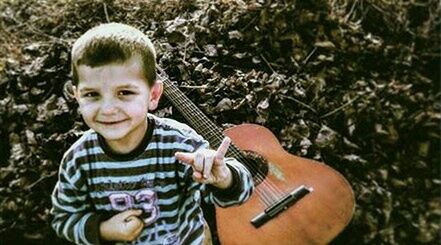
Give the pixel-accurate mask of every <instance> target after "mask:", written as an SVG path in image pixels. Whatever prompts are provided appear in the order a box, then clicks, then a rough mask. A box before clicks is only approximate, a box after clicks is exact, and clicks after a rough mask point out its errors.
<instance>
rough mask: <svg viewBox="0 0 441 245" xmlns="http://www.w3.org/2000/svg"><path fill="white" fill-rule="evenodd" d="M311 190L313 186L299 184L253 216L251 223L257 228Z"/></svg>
mask: <svg viewBox="0 0 441 245" xmlns="http://www.w3.org/2000/svg"><path fill="white" fill-rule="evenodd" d="M312 191H313V188H311V187H306V186H304V185H301V186H300V187H298V188H297V189H295V190H293V191H292V192H290V193H289V194H288V195H286V196H285V197H283V198H282V199H280V200H278V201H277V202H275V203H274V204H273V205H271V206H270V207H268V208H266V209H265V210H264V211H263V212H262V213H260V214H259V215H257V216H256V217H254V218H253V219H252V220H251V224H252V225H253V226H254V227H256V228H259V227H260V226H262V225H264V224H265V223H266V222H268V221H270V220H271V219H272V218H274V217H276V216H277V215H279V214H280V213H282V212H283V211H285V210H287V209H288V208H289V207H291V206H292V205H294V203H296V202H298V201H299V200H300V199H302V198H303V197H304V196H306V195H307V194H309V193H311V192H312Z"/></svg>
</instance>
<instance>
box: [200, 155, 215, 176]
mask: <svg viewBox="0 0 441 245" xmlns="http://www.w3.org/2000/svg"><path fill="white" fill-rule="evenodd" d="M213 162H214V155H213V154H208V155H206V156H205V161H204V168H203V170H202V174H203V178H204V179H208V177H209V176H210V175H211V168H212V166H213Z"/></svg>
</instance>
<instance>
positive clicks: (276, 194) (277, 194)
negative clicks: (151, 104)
mask: <svg viewBox="0 0 441 245" xmlns="http://www.w3.org/2000/svg"><path fill="white" fill-rule="evenodd" d="M158 75H159V76H160V78H161V80H163V81H164V83H165V84H166V89H165V91H166V93H168V94H169V95H170V96H172V97H174V98H175V99H186V100H188V98H186V97H184V96H182V92H181V91H180V90H178V89H177V88H174V87H173V86H174V85H173V84H171V81H170V80H169V79H168V78H166V77H164V76H163V75H162V74H158ZM167 88H169V89H167ZM189 102H190V101H189ZM183 104H186V103H183ZM186 109H187V110H188V111H189V112H192V113H194V114H195V116H196V117H197V118H198V119H199V123H198V122H197V121H195V120H193V119H191V118H187V119H189V120H192V121H193V123H194V124H196V125H199V126H203V127H204V128H205V129H203V130H202V131H201V132H200V133H201V134H203V135H207V136H208V135H210V134H211V135H212V136H211V137H210V138H211V139H216V140H218V143H219V142H221V140H222V139H221V138H220V136H219V135H218V134H219V133H216V132H213V130H212V128H213V127H215V129H218V130H219V128H217V126H216V125H209V124H208V123H206V119H205V118H203V117H201V116H200V114H201V112H200V111H197V110H194V109H192V107H189V106H186ZM204 116H205V115H204ZM202 119H204V120H202ZM201 124H202V125H201ZM219 131H220V130H219ZM209 133H210V134H209ZM232 153H234V155H236V156H239V157H240V158H241V159H242V161H246V163H247V166H248V167H250V168H254V169H253V170H254V171H255V172H256V173H257V178H258V180H259V181H260V182H261V184H260V185H259V186H262V187H266V189H268V191H267V192H266V193H268V194H270V195H271V196H267V195H268V194H265V193H261V196H262V197H263V198H265V199H264V202H265V203H266V204H267V205H270V204H271V203H273V202H274V201H275V200H277V199H279V198H281V197H282V195H283V193H282V192H281V191H280V190H277V187H276V186H274V185H272V183H271V181H267V180H266V179H265V176H262V175H261V174H260V173H259V171H258V170H257V169H256V168H255V167H253V165H252V164H251V163H250V162H248V160H246V158H243V157H242V153H240V152H239V151H238V150H237V149H236V148H235V147H233V148H232ZM259 186H256V188H255V189H256V191H257V192H261V191H260V190H259V189H258V188H259ZM262 187H261V188H262Z"/></svg>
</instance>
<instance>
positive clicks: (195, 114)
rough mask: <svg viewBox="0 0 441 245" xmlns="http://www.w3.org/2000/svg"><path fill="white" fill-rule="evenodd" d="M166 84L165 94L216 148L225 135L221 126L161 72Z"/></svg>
mask: <svg viewBox="0 0 441 245" xmlns="http://www.w3.org/2000/svg"><path fill="white" fill-rule="evenodd" d="M159 76H160V79H161V80H162V82H163V84H164V94H165V96H167V98H169V100H170V101H171V102H172V104H173V105H174V106H175V108H177V109H178V110H179V111H180V112H181V114H182V115H183V116H184V117H185V119H186V120H187V121H188V123H189V124H190V125H191V126H192V127H193V128H194V129H195V130H196V131H197V132H198V133H199V134H201V135H202V136H203V137H204V138H205V139H207V140H208V142H210V145H211V146H212V147H213V148H214V147H217V146H219V145H220V143H221V142H222V139H223V138H224V135H223V133H222V130H221V128H219V127H218V126H217V125H216V124H214V123H213V122H212V121H211V120H210V119H209V118H208V117H207V116H206V115H205V114H204V113H203V112H202V111H201V110H200V109H199V108H198V107H197V106H196V105H195V104H194V103H193V102H192V101H191V100H190V99H189V98H188V97H187V96H186V95H185V94H184V93H183V92H182V91H181V90H179V88H178V87H177V86H176V85H174V84H173V82H172V81H170V79H169V78H168V77H166V76H165V75H164V74H159Z"/></svg>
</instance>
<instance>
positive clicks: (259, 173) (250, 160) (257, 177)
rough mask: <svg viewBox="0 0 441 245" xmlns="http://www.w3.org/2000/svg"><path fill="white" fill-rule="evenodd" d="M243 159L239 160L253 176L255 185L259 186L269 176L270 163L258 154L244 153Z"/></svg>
mask: <svg viewBox="0 0 441 245" xmlns="http://www.w3.org/2000/svg"><path fill="white" fill-rule="evenodd" d="M242 154H243V158H240V159H238V160H239V161H240V162H241V163H243V164H244V165H245V166H246V167H247V169H248V170H249V171H250V172H251V175H252V176H253V181H254V185H256V186H257V185H259V184H260V183H261V182H262V181H263V180H264V179H265V178H266V176H267V174H268V162H267V161H266V160H265V158H263V157H262V156H260V155H259V154H257V153H254V152H252V151H242Z"/></svg>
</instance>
